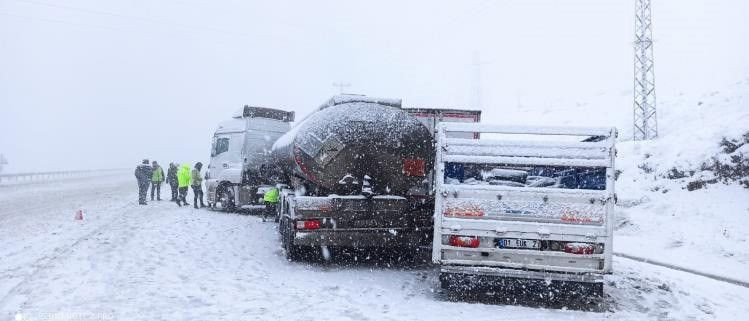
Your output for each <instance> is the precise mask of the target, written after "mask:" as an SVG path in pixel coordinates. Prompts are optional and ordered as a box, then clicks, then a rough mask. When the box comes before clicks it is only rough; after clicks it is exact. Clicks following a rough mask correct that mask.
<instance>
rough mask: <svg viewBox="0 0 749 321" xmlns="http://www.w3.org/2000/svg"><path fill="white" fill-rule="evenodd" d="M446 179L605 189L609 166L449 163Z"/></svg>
mask: <svg viewBox="0 0 749 321" xmlns="http://www.w3.org/2000/svg"><path fill="white" fill-rule="evenodd" d="M445 183H446V184H457V185H500V186H510V187H545V188H565V189H586V190H605V189H606V168H605V167H592V168H591V167H568V166H518V165H501V164H500V165H496V164H466V163H446V164H445Z"/></svg>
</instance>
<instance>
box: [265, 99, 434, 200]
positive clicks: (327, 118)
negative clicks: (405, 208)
mask: <svg viewBox="0 0 749 321" xmlns="http://www.w3.org/2000/svg"><path fill="white" fill-rule="evenodd" d="M272 155H273V163H274V165H275V166H276V168H278V169H280V171H281V172H282V176H284V177H285V179H286V180H288V181H289V182H298V183H301V184H303V185H304V187H305V188H306V189H307V193H308V195H328V194H339V195H355V194H367V193H373V194H375V195H405V194H406V193H407V191H408V190H409V189H410V188H411V187H415V186H418V185H420V184H424V182H425V180H426V178H427V177H426V175H428V174H429V171H430V169H431V168H432V166H433V164H434V150H433V138H432V136H431V134H430V132H429V130H428V129H427V128H426V127H425V126H424V125H422V124H421V123H420V122H419V121H418V120H417V119H416V118H414V117H413V116H411V115H409V114H408V113H407V112H405V111H403V110H402V109H401V108H400V100H392V99H379V98H371V97H365V96H355V95H342V96H335V97H333V98H331V99H330V100H329V101H328V102H326V103H325V104H323V105H322V106H321V107H320V108H318V109H317V110H316V111H315V112H313V113H312V114H310V115H309V116H307V117H306V118H305V119H303V120H302V121H301V122H299V123H298V124H297V125H296V126H294V127H293V128H292V129H291V130H290V131H289V132H287V133H286V134H284V135H283V136H281V137H280V138H279V139H278V140H277V141H276V142H275V144H274V145H273V148H272ZM295 185H298V184H295Z"/></svg>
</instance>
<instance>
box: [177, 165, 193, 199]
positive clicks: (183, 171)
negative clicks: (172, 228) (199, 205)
mask: <svg viewBox="0 0 749 321" xmlns="http://www.w3.org/2000/svg"><path fill="white" fill-rule="evenodd" d="M177 186H178V188H179V196H178V197H177V205H179V206H182V204H184V205H190V204H187V188H188V187H189V186H190V165H188V164H182V167H180V169H179V171H177Z"/></svg>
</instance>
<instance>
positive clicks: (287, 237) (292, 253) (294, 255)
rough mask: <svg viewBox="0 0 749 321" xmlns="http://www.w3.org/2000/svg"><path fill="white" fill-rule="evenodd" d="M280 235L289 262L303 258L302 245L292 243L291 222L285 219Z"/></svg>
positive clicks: (292, 231)
mask: <svg viewBox="0 0 749 321" xmlns="http://www.w3.org/2000/svg"><path fill="white" fill-rule="evenodd" d="M285 223H286V224H284V228H283V233H282V235H281V237H282V243H283V249H284V252H285V253H286V260H288V261H290V262H299V261H301V260H302V259H303V258H304V250H303V247H301V246H298V245H294V230H293V228H292V227H291V222H289V221H288V220H285Z"/></svg>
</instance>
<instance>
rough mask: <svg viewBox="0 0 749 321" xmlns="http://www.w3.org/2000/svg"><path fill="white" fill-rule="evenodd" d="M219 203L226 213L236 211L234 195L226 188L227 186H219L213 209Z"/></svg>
mask: <svg viewBox="0 0 749 321" xmlns="http://www.w3.org/2000/svg"><path fill="white" fill-rule="evenodd" d="M219 202H220V203H221V209H222V210H224V211H226V212H234V211H235V210H236V203H235V198H234V193H232V192H231V189H230V188H228V186H227V185H221V186H219V187H218V188H217V189H216V202H215V203H214V207H215V205H217V204H218V203H219Z"/></svg>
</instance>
